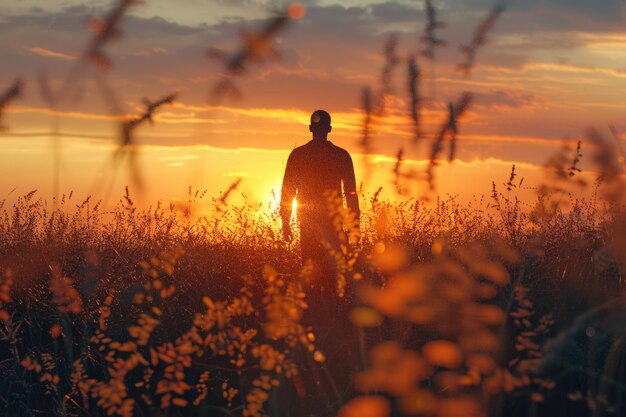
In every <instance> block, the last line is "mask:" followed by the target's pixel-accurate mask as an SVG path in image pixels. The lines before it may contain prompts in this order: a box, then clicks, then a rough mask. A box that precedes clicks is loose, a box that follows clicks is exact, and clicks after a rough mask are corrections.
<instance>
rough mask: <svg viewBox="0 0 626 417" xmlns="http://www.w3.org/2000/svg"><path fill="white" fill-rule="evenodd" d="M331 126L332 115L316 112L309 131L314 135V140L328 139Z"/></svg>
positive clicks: (322, 111)
mask: <svg viewBox="0 0 626 417" xmlns="http://www.w3.org/2000/svg"><path fill="white" fill-rule="evenodd" d="M332 129H333V128H332V126H331V125H330V114H328V112H327V111H324V110H315V111H314V112H313V114H312V115H311V124H310V125H309V131H310V132H311V133H313V138H314V139H326V137H327V136H328V134H329V133H330V131H331V130H332Z"/></svg>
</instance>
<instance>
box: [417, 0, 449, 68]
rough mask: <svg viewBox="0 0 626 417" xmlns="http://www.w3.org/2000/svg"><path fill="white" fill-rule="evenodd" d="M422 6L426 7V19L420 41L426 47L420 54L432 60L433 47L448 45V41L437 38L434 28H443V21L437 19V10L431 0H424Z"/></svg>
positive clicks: (433, 56)
mask: <svg viewBox="0 0 626 417" xmlns="http://www.w3.org/2000/svg"><path fill="white" fill-rule="evenodd" d="M424 7H425V9H426V19H427V20H426V26H425V27H424V34H423V35H422V38H421V41H422V43H424V44H425V45H426V48H425V49H423V50H422V51H420V55H421V56H423V57H426V58H428V59H431V60H434V59H435V49H437V48H441V47H444V46H446V45H448V42H446V41H445V40H443V39H440V38H438V37H437V35H436V34H435V30H437V29H442V28H444V27H445V23H443V22H440V21H438V20H437V10H436V9H435V7H434V6H433V3H432V0H424Z"/></svg>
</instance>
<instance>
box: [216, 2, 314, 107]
mask: <svg viewBox="0 0 626 417" xmlns="http://www.w3.org/2000/svg"><path fill="white" fill-rule="evenodd" d="M304 12H305V9H304V6H302V5H301V4H299V3H293V4H292V5H291V6H289V8H288V9H287V10H286V11H285V12H284V13H280V14H279V15H277V16H275V17H274V18H272V19H271V20H270V21H268V22H267V23H266V24H265V25H264V26H263V27H262V28H260V29H259V30H258V31H256V32H250V31H245V30H244V31H242V35H241V38H242V39H241V43H242V44H241V46H240V49H239V50H238V51H236V52H235V53H233V54H228V53H226V52H224V51H222V50H221V49H219V48H209V49H208V50H207V52H206V54H207V56H208V57H209V58H210V59H214V60H217V61H219V62H220V63H221V64H222V65H223V71H222V78H221V79H220V80H219V81H217V82H216V83H215V84H214V86H213V88H212V90H211V93H210V97H211V100H212V101H213V102H219V101H221V99H222V98H223V97H225V96H229V97H230V98H234V99H238V98H240V97H241V92H240V91H239V89H238V88H237V86H236V85H235V83H234V82H233V79H234V78H237V77H240V76H242V75H245V74H246V73H247V72H248V71H249V67H250V65H252V64H257V65H260V64H263V63H265V62H267V61H269V60H272V59H277V58H279V57H280V53H279V52H278V50H277V49H276V48H275V47H274V42H275V41H276V38H277V36H278V35H280V34H281V33H282V32H283V31H284V30H285V29H286V28H287V27H288V26H289V23H290V22H291V21H292V20H297V19H301V18H302V17H303V16H304Z"/></svg>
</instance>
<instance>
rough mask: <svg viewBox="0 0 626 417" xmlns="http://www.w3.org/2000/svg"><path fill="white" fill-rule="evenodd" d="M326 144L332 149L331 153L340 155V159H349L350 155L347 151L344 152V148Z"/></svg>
mask: <svg viewBox="0 0 626 417" xmlns="http://www.w3.org/2000/svg"><path fill="white" fill-rule="evenodd" d="M328 143H329V144H330V146H331V147H332V149H333V151H334V152H335V153H337V154H338V155H341V156H342V157H347V158H350V153H349V152H348V151H346V150H345V149H344V148H342V147H340V146H337V145H335V144H334V143H332V142H330V141H329V142H328Z"/></svg>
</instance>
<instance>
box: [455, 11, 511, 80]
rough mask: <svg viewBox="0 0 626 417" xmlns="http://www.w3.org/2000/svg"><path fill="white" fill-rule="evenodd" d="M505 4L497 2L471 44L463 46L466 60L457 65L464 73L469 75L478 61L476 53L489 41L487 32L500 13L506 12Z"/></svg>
mask: <svg viewBox="0 0 626 417" xmlns="http://www.w3.org/2000/svg"><path fill="white" fill-rule="evenodd" d="M504 10H505V7H504V4H497V5H496V6H494V8H493V9H492V10H491V12H490V13H489V15H488V16H487V17H486V18H485V19H484V20H483V21H482V22H481V23H480V24H479V25H478V27H477V28H476V31H475V32H474V37H473V38H472V41H471V42H470V44H469V45H463V46H461V48H460V49H461V52H463V54H465V61H464V62H463V63H461V64H459V65H458V66H457V70H458V71H460V72H461V73H462V74H464V75H466V76H467V75H469V74H470V72H471V71H472V68H473V67H474V64H475V62H476V54H477V53H478V50H479V49H480V47H481V46H483V45H485V43H486V41H487V34H488V33H489V31H490V30H491V29H492V28H493V26H494V25H495V23H496V21H497V20H498V18H499V17H500V15H501V14H502V13H503V12H504Z"/></svg>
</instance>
